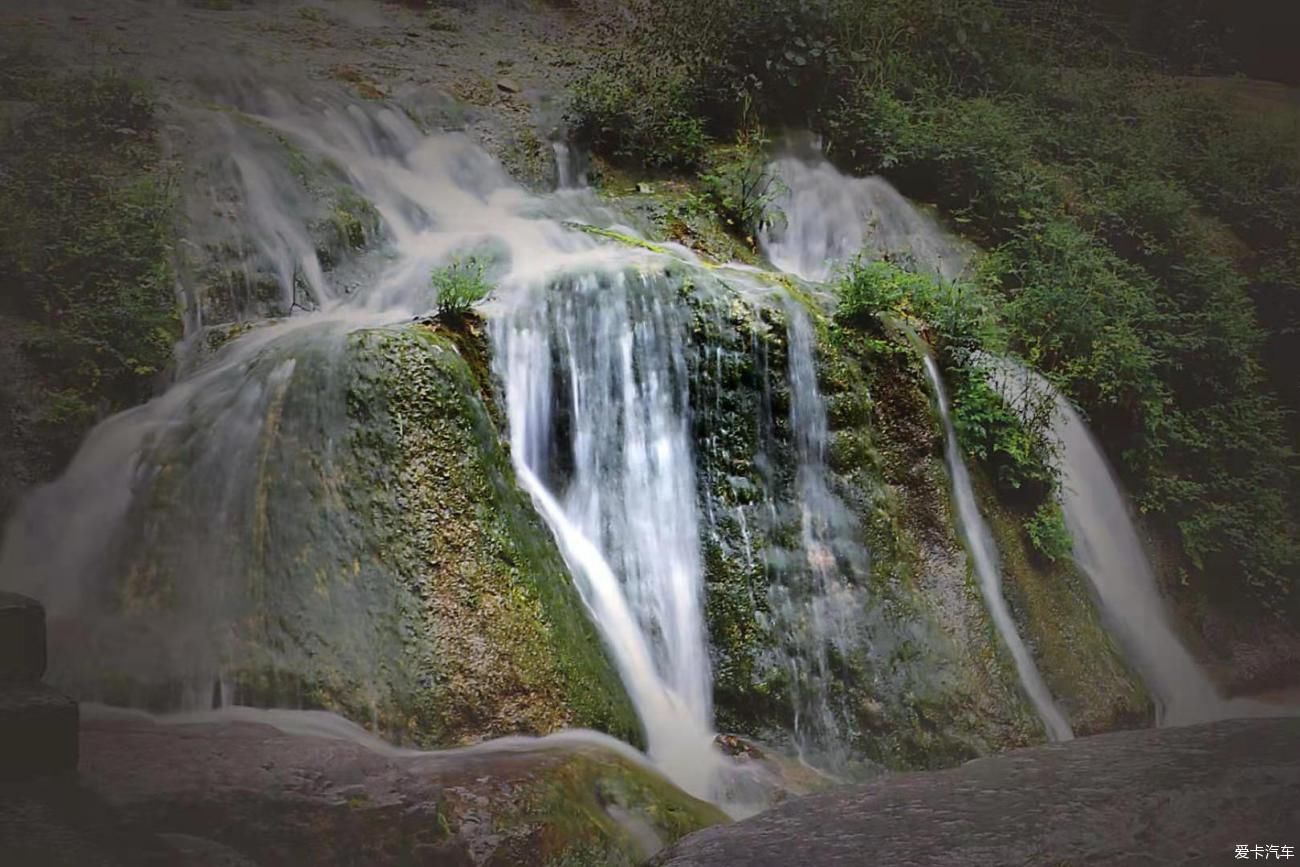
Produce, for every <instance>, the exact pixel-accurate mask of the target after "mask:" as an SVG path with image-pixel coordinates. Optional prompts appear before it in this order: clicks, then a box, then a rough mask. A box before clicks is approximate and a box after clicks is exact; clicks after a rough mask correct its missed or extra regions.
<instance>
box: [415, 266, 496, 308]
mask: <svg viewBox="0 0 1300 867" xmlns="http://www.w3.org/2000/svg"><path fill="white" fill-rule="evenodd" d="M430 282H431V283H432V285H433V290H434V292H436V293H437V305H438V318H439V319H441V320H443V321H447V322H454V321H457V320H460V319H461V318H463V317H464V316H465V315H466V314H467V313H469V312H470V310H471V309H473V307H474V305H475V304H477V303H478V302H480V301H482V300H483V299H484V298H486V297H487V295H488V293H489V292H490V291H491V290H492V287H491V286H489V285H488V282H487V279H486V278H485V277H484V276H483V264H482V263H481V262H479V261H478V260H477V259H475V258H473V257H470V258H468V259H455V260H453V261H452V262H451V264H450V265H447V266H446V267H444V268H439V269H438V270H436V271H434V272H433V277H432V278H431V281H430Z"/></svg>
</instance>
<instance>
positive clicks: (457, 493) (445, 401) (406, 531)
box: [349, 328, 639, 743]
mask: <svg viewBox="0 0 1300 867" xmlns="http://www.w3.org/2000/svg"><path fill="white" fill-rule="evenodd" d="M482 340H483V337H482V334H481V331H476V330H475V329H473V328H467V329H466V330H464V331H462V332H460V333H457V334H455V335H452V336H449V335H448V333H446V332H443V333H436V332H434V331H432V330H430V329H426V328H412V329H407V330H404V331H396V332H366V333H363V334H361V335H358V336H356V337H355V338H353V339H352V341H351V345H352V347H353V348H354V351H357V352H359V353H360V354H361V356H362V357H363V358H369V359H371V360H372V361H373V366H363V367H362V368H361V373H360V375H359V376H358V378H357V379H356V380H354V382H353V384H352V386H351V387H350V389H349V408H350V413H351V415H352V417H353V419H354V421H355V422H356V424H357V428H356V429H355V432H354V434H353V449H354V451H356V453H357V455H358V458H359V461H360V465H359V467H358V469H359V470H360V471H361V472H362V477H363V478H364V477H366V476H371V477H373V478H374V479H375V481H379V482H381V483H382V485H383V489H381V490H376V491H375V492H374V493H373V494H372V495H370V496H369V497H364V498H363V502H361V503H358V506H360V507H362V508H363V509H365V512H363V514H365V515H366V519H367V520H368V521H370V522H372V525H373V527H374V528H375V530H376V532H377V533H378V534H379V538H378V539H377V540H376V541H377V542H378V543H379V545H380V548H381V552H382V554H381V556H382V558H383V559H384V560H385V561H386V562H388V563H389V564H391V566H392V568H394V569H395V570H396V571H397V572H398V574H399V575H400V576H401V577H402V578H403V580H404V581H406V582H407V583H408V590H409V591H411V592H412V594H413V595H415V596H416V597H417V598H419V600H420V606H421V608H422V610H423V614H422V615H421V616H420V617H419V618H418V620H417V624H416V625H417V634H416V635H413V636H412V640H411V641H410V642H409V648H410V652H412V653H415V654H416V655H417V656H418V657H419V658H420V659H422V660H423V661H422V662H421V664H420V667H421V668H422V669H426V670H430V671H433V672H436V673H437V674H436V682H437V686H436V687H435V688H434V689H432V690H430V691H429V692H428V693H427V694H424V695H422V696H421V698H420V700H419V705H420V707H421V708H424V709H426V710H427V714H421V716H425V717H426V720H425V723H426V724H428V725H431V726H432V729H433V730H432V731H431V732H427V733H423V734H424V735H425V739H426V740H429V741H432V742H436V743H457V742H464V741H466V740H474V739H478V738H480V737H483V736H486V735H492V734H505V733H507V732H511V731H534V732H545V731H552V730H555V729H557V728H560V727H564V726H583V727H590V728H597V729H601V730H604V731H609V732H611V733H613V734H615V735H617V736H619V737H622V738H624V739H628V740H633V741H635V740H636V739H637V737H638V733H639V732H638V727H637V724H636V722H635V717H634V715H633V714H632V712H631V709H630V706H629V705H628V704H627V701H626V698H625V694H624V693H623V690H622V687H621V685H620V684H619V681H618V678H617V676H616V675H615V674H614V672H613V670H612V668H611V667H610V664H609V661H608V659H607V658H606V657H605V655H604V653H603V651H602V644H601V641H600V638H599V636H598V635H597V634H596V632H595V630H594V628H593V627H592V625H591V623H590V622H589V621H588V619H587V617H586V614H585V611H584V609H583V607H582V603H581V601H580V600H579V599H578V597H577V593H576V591H575V590H574V588H573V587H572V585H571V583H570V581H569V578H568V574H567V571H566V569H565V566H564V563H563V561H562V560H561V558H560V556H559V553H558V552H557V551H556V549H555V547H554V544H553V542H552V540H551V538H550V535H549V533H548V532H547V530H546V528H545V527H544V526H543V525H542V524H541V522H540V519H538V518H537V516H536V515H535V514H534V513H533V511H532V509H531V504H530V503H529V502H528V501H527V498H526V497H525V496H524V495H523V494H522V493H521V492H520V491H519V490H518V488H517V487H516V486H515V484H514V480H513V473H512V470H511V466H510V462H509V458H508V456H507V454H506V452H505V450H504V448H502V445H501V442H500V435H499V432H498V430H497V428H496V426H495V424H494V422H493V420H492V415H491V413H489V411H488V409H487V407H486V405H485V400H486V399H490V392H489V391H488V387H487V386H488V384H487V382H485V381H483V380H480V379H478V378H476V376H475V372H474V371H473V370H472V369H471V367H470V366H469V365H468V364H467V363H466V361H465V357H464V356H463V355H462V353H461V352H460V351H459V350H458V344H459V345H465V346H468V347H472V348H471V351H470V352H467V353H466V354H468V355H470V357H476V356H478V357H482V355H483V354H484V350H483V347H482V346H481V345H476V344H479V343H481V342H482ZM481 373H482V372H480V375H481ZM365 500H368V502H365Z"/></svg>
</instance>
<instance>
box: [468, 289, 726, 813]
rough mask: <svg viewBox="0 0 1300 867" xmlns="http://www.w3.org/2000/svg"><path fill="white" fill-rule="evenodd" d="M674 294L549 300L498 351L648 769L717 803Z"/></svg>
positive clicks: (522, 473)
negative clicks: (642, 735) (650, 762)
mask: <svg viewBox="0 0 1300 867" xmlns="http://www.w3.org/2000/svg"><path fill="white" fill-rule="evenodd" d="M674 292H675V287H674V286H673V285H672V284H671V283H669V282H668V281H666V280H665V279H664V278H663V277H662V275H660V276H658V277H653V276H648V275H643V274H641V273H639V272H636V271H632V272H623V271H620V272H613V273H609V274H604V275H593V274H587V275H583V276H580V277H576V278H574V279H571V280H564V281H561V282H560V283H559V284H558V285H555V286H551V287H547V286H541V287H537V289H536V290H535V291H532V292H531V293H529V294H527V295H525V296H523V297H520V298H518V299H517V300H516V303H515V304H514V305H513V307H512V309H511V311H510V312H509V313H507V314H506V315H504V316H502V317H501V318H500V319H499V320H497V322H496V327H495V329H494V341H495V343H496V346H497V353H496V357H497V368H498V371H499V374H500V377H501V379H502V381H503V382H504V383H505V389H506V405H507V407H508V411H509V416H510V435H511V449H512V455H513V459H514V461H515V466H516V473H517V475H518V476H519V478H520V480H521V482H522V483H523V484H524V486H525V487H526V488H527V489H528V491H529V492H530V493H531V494H532V495H533V497H534V499H535V500H536V502H537V504H538V507H539V509H540V511H541V513H542V515H543V516H544V517H545V519H546V521H547V522H548V523H549V524H550V525H551V528H552V530H553V531H554V533H555V535H556V538H557V539H558V540H559V542H560V545H561V549H562V550H563V551H564V553H565V556H566V559H567V560H568V562H569V566H570V568H571V569H572V571H573V574H574V578H575V580H576V581H577V582H578V585H579V588H580V590H581V592H582V596H583V598H584V600H586V601H587V604H588V606H589V608H590V609H591V612H592V615H593V616H594V618H595V620H596V623H597V625H598V626H599V628H600V630H601V633H602V635H603V636H604V638H605V641H606V643H607V644H608V646H609V647H610V649H611V651H612V653H613V655H614V658H615V660H616V661H617V664H618V666H619V669H620V671H621V672H622V674H623V679H624V682H625V684H626V686H627V688H628V692H629V694H630V695H631V698H632V701H633V702H634V704H635V705H636V706H637V709H638V712H639V714H640V717H641V720H642V723H643V725H644V726H645V728H646V736H647V740H648V744H649V752H650V756H651V758H652V759H654V760H655V761H656V762H658V763H659V764H660V765H661V767H666V768H671V771H670V773H671V775H672V776H673V778H674V779H675V780H677V781H678V782H679V784H681V785H683V786H684V787H685V788H687V789H688V791H691V792H693V793H695V794H697V795H700V796H702V797H707V796H708V795H709V789H710V785H711V778H712V776H713V774H714V770H715V768H714V765H716V764H717V759H716V754H715V753H714V751H713V750H712V747H711V742H712V730H711V723H712V707H711V705H712V698H711V690H712V684H711V681H710V677H709V662H708V650H707V645H706V639H705V634H704V614H703V580H702V572H703V569H702V565H701V562H700V550H699V534H700V521H699V516H698V515H697V512H696V505H695V490H696V480H695V468H694V461H693V457H692V452H693V449H692V446H691V441H690V437H689V418H688V413H689V382H688V379H687V371H686V367H685V354H684V350H685V341H686V326H687V321H686V315H685V314H684V312H683V310H682V309H681V307H680V305H678V304H675V303H674V299H673V297H672V296H673V293H674Z"/></svg>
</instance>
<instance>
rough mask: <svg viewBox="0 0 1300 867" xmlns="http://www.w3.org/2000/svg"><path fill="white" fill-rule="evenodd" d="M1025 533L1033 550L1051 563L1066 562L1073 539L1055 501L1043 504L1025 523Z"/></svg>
mask: <svg viewBox="0 0 1300 867" xmlns="http://www.w3.org/2000/svg"><path fill="white" fill-rule="evenodd" d="M1025 532H1026V533H1027V534H1028V535H1029V542H1030V544H1031V545H1033V547H1034V550H1035V551H1037V552H1038V553H1039V554H1040V555H1041V556H1043V557H1044V558H1045V559H1047V560H1048V561H1049V562H1051V563H1059V562H1062V561H1065V560H1068V559H1069V558H1070V556H1071V551H1072V550H1073V545H1074V539H1073V537H1072V536H1071V535H1070V530H1069V528H1068V527H1066V526H1065V515H1064V514H1062V512H1061V506H1060V504H1059V503H1057V502H1056V501H1055V500H1049V501H1048V502H1045V503H1043V504H1042V505H1041V506H1039V507H1038V509H1036V510H1035V511H1034V514H1033V517H1031V518H1030V519H1029V520H1028V521H1026V522H1025Z"/></svg>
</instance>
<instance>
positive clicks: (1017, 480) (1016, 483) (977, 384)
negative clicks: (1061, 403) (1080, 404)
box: [949, 367, 1056, 505]
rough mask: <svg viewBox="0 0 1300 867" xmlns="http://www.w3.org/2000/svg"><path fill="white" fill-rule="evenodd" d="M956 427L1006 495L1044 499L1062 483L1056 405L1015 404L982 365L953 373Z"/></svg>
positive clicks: (1035, 501) (1023, 499) (959, 436)
mask: <svg viewBox="0 0 1300 867" xmlns="http://www.w3.org/2000/svg"><path fill="white" fill-rule="evenodd" d="M949 379H950V384H951V386H952V390H953V395H952V412H953V420H952V421H953V427H954V428H956V430H957V439H958V440H959V441H960V442H961V444H962V449H963V450H964V451H965V452H966V454H967V455H968V456H969V457H971V458H973V459H975V460H976V461H979V462H980V464H981V465H983V466H984V467H985V469H986V470H987V471H988V472H989V474H990V475H991V476H992V478H993V479H994V481H995V482H996V484H997V486H998V490H999V493H1001V495H1002V496H1003V498H1004V499H1007V500H1010V501H1012V502H1016V503H1020V504H1023V505H1034V504H1038V503H1042V502H1044V501H1045V500H1046V499H1047V497H1048V495H1049V494H1050V493H1051V492H1052V490H1054V488H1055V486H1056V470H1055V467H1054V464H1053V459H1054V452H1055V449H1054V445H1053V443H1052V441H1051V439H1050V433H1049V432H1050V430H1051V416H1050V414H1049V413H1050V404H1048V403H1047V402H1046V401H1041V402H1038V403H1034V402H1032V401H1030V402H1028V406H1027V408H1026V409H1025V410H1024V411H1023V412H1018V411H1016V410H1013V409H1012V408H1011V407H1009V406H1008V405H1007V403H1006V401H1004V400H1003V399H1002V397H1001V395H999V394H998V393H997V392H995V391H994V390H993V388H992V387H991V386H990V385H989V384H988V380H987V377H986V376H985V375H984V374H983V373H982V372H981V371H980V370H978V369H977V368H969V367H967V368H958V369H956V370H954V371H953V372H952V373H950V375H949Z"/></svg>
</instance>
